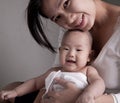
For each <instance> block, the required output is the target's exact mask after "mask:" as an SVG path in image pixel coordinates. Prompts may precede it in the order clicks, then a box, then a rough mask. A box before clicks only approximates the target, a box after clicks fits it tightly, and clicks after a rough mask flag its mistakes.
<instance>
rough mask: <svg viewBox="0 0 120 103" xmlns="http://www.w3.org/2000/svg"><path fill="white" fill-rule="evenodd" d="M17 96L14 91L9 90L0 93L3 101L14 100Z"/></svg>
mask: <svg viewBox="0 0 120 103" xmlns="http://www.w3.org/2000/svg"><path fill="white" fill-rule="evenodd" d="M16 96H17V92H16V91H15V90H10V91H5V90H3V91H0V98H2V99H3V100H8V99H10V98H15V97H16Z"/></svg>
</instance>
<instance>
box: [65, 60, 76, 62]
mask: <svg viewBox="0 0 120 103" xmlns="http://www.w3.org/2000/svg"><path fill="white" fill-rule="evenodd" d="M66 62H68V63H76V61H74V60H66Z"/></svg>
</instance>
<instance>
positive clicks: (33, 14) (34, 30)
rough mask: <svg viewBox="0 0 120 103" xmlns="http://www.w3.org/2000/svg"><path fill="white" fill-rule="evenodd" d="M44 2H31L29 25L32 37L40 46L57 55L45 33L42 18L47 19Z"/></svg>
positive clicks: (32, 0)
mask: <svg viewBox="0 0 120 103" xmlns="http://www.w3.org/2000/svg"><path fill="white" fill-rule="evenodd" d="M42 4H43V0H30V1H29V4H28V7H27V24H28V28H29V30H30V33H31V35H32V36H33V38H34V39H35V40H36V41H37V43H38V44H39V45H40V46H43V47H46V48H47V49H48V50H50V51H51V52H52V53H55V52H56V51H55V48H54V47H53V46H52V45H51V43H50V42H49V40H48V38H47V36H46V35H45V33H44V31H43V23H42V20H41V17H40V15H41V16H43V17H45V18H47V17H46V16H45V15H44V14H43V10H42Z"/></svg>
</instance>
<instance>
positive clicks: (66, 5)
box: [63, 0, 70, 8]
mask: <svg viewBox="0 0 120 103" xmlns="http://www.w3.org/2000/svg"><path fill="white" fill-rule="evenodd" d="M69 3H70V0H66V1H65V2H64V5H63V7H64V8H67V7H68V5H69Z"/></svg>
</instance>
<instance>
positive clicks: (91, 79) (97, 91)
mask: <svg viewBox="0 0 120 103" xmlns="http://www.w3.org/2000/svg"><path fill="white" fill-rule="evenodd" d="M86 75H87V78H88V83H89V84H88V86H87V87H86V88H85V90H84V91H83V93H82V94H81V95H80V97H79V98H78V100H77V103H79V102H78V101H80V103H94V99H95V98H96V97H98V96H100V95H102V94H103V93H104V90H105V84H104V81H103V79H102V78H101V77H100V75H99V74H98V72H97V70H96V69H95V68H93V67H91V66H88V68H87V72H86ZM88 101H89V102H88Z"/></svg>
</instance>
